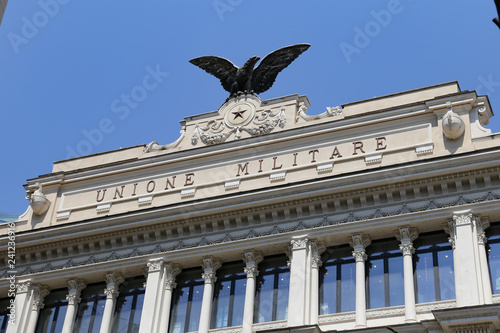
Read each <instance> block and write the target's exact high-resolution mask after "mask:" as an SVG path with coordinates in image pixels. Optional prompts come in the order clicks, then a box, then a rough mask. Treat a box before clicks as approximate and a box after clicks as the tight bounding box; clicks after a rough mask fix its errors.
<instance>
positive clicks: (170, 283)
mask: <svg viewBox="0 0 500 333" xmlns="http://www.w3.org/2000/svg"><path fill="white" fill-rule="evenodd" d="M181 270H182V268H181V266H180V265H178V264H174V263H170V262H166V263H165V289H166V290H173V289H174V288H175V287H176V284H175V277H176V276H177V275H178V274H179V273H180V272H181Z"/></svg>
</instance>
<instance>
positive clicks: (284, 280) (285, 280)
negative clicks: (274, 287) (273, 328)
mask: <svg viewBox="0 0 500 333" xmlns="http://www.w3.org/2000/svg"><path fill="white" fill-rule="evenodd" d="M289 286H290V272H284V273H281V274H279V275H278V300H277V310H276V319H275V320H284V319H287V318H288V296H289Z"/></svg>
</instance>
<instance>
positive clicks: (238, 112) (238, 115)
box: [231, 106, 247, 120]
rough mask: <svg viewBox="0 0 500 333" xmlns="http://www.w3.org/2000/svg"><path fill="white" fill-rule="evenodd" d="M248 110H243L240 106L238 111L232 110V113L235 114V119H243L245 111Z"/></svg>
mask: <svg viewBox="0 0 500 333" xmlns="http://www.w3.org/2000/svg"><path fill="white" fill-rule="evenodd" d="M246 111H247V110H241V106H240V107H239V108H238V111H236V112H231V113H232V114H234V118H233V120H236V118H241V119H243V113H245V112H246Z"/></svg>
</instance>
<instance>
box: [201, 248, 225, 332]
mask: <svg viewBox="0 0 500 333" xmlns="http://www.w3.org/2000/svg"><path fill="white" fill-rule="evenodd" d="M221 264H222V263H221V261H220V260H219V259H216V258H213V257H206V258H203V262H202V267H203V275H202V276H203V278H204V279H205V287H204V289H203V298H202V301H201V314H200V324H199V327H198V333H208V330H209V329H210V317H211V313H212V298H213V293H214V284H215V281H217V277H216V276H215V271H216V270H217V269H218V268H219V267H220V266H221Z"/></svg>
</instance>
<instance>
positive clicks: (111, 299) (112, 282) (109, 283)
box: [99, 273, 124, 333]
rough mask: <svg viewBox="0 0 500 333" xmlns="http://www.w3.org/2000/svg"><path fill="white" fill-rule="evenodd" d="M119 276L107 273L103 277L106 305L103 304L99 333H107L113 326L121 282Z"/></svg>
mask: <svg viewBox="0 0 500 333" xmlns="http://www.w3.org/2000/svg"><path fill="white" fill-rule="evenodd" d="M123 280H124V279H123V277H122V276H121V275H120V274H113V273H107V274H106V277H105V281H106V289H104V293H105V294H106V303H105V304H104V313H103V315H102V322H101V329H100V330H99V333H109V332H110V331H111V325H112V324H113V313H114V311H115V305H116V298H117V297H118V287H119V286H120V284H121V283H122V282H123Z"/></svg>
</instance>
